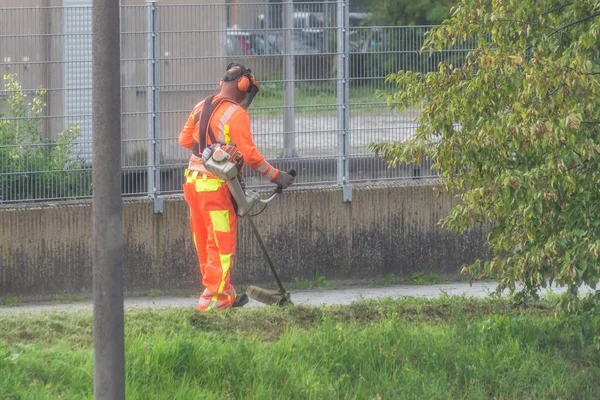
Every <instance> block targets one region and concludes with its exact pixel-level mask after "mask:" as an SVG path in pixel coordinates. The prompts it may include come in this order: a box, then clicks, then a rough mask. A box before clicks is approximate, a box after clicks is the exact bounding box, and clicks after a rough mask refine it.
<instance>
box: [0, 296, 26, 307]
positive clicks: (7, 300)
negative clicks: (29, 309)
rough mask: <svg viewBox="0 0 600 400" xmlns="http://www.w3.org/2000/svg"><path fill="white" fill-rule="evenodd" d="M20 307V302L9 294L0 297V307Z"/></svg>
mask: <svg viewBox="0 0 600 400" xmlns="http://www.w3.org/2000/svg"><path fill="white" fill-rule="evenodd" d="M20 305H21V301H20V300H19V298H18V297H17V296H15V295H14V294H11V293H7V294H5V295H4V296H2V299H0V306H3V307H17V306H20Z"/></svg>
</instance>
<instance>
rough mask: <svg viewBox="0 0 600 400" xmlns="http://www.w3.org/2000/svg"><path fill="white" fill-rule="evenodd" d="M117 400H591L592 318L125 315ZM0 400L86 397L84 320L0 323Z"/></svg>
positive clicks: (384, 311)
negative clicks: (122, 394) (123, 375)
mask: <svg viewBox="0 0 600 400" xmlns="http://www.w3.org/2000/svg"><path fill="white" fill-rule="evenodd" d="M125 318H126V320H125V322H126V328H125V329H126V335H125V351H126V363H127V364H126V370H127V383H126V385H127V386H126V388H127V398H128V399H378V398H381V399H399V398H410V399H414V398H418V399H421V398H422V399H456V398H469V399H491V398H498V399H501V398H511V399H515V398H519V399H548V398H579V399H597V398H600V367H599V365H600V355H599V353H598V351H597V350H596V348H595V347H594V342H593V338H594V336H597V335H598V334H599V332H598V328H599V318H598V317H593V318H591V317H589V315H588V316H587V317H585V318H584V317H570V318H569V319H568V320H564V319H556V318H555V316H554V311H553V310H552V308H551V305H550V304H549V303H547V302H540V303H535V304H530V305H527V306H519V307H513V306H512V305H510V304H509V303H508V302H507V301H505V300H501V299H485V300H474V299H467V298H459V297H442V298H440V299H436V300H420V299H410V298H408V299H406V298H405V299H393V300H392V299H385V300H377V301H373V300H370V301H360V302H357V303H355V304H352V305H349V306H335V307H299V306H296V307H290V308H286V309H279V308H275V307H261V308H254V309H237V310H236V309H234V310H228V311H226V312H222V313H212V314H200V313H198V312H197V311H195V310H193V309H166V310H136V311H134V310H128V311H127V312H126V316H125ZM0 326H1V327H2V328H1V329H0V371H2V373H1V374H0V388H1V391H0V393H1V396H0V397H1V398H2V399H59V398H60V399H91V398H92V397H93V394H92V388H93V353H92V316H91V313H89V312H70V313H65V312H62V313H52V314H47V313H42V312H39V313H23V314H13V315H0Z"/></svg>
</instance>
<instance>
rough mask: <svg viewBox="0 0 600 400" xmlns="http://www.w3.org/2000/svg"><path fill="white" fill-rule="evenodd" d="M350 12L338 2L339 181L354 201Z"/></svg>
mask: <svg viewBox="0 0 600 400" xmlns="http://www.w3.org/2000/svg"><path fill="white" fill-rule="evenodd" d="M349 25H350V14H349V7H348V2H347V1H346V0H338V3H337V55H338V68H337V70H338V79H337V103H338V132H339V133H338V165H337V170H338V183H339V184H341V185H342V199H343V201H344V202H350V201H352V186H351V185H350V66H349V64H350V53H349V47H348V42H349V39H350V36H349V35H350V31H349Z"/></svg>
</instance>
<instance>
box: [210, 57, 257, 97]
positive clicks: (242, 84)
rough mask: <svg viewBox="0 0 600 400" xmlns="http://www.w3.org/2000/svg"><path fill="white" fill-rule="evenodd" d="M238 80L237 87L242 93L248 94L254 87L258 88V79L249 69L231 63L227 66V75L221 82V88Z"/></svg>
mask: <svg viewBox="0 0 600 400" xmlns="http://www.w3.org/2000/svg"><path fill="white" fill-rule="evenodd" d="M234 80H237V87H238V90H239V91H240V92H243V93H247V92H248V91H249V90H250V89H251V88H252V87H253V86H255V87H257V88H258V84H257V82H256V78H255V77H254V74H253V73H252V71H251V70H250V69H249V68H246V67H244V66H243V65H241V64H238V63H230V64H229V65H228V66H227V73H226V74H225V76H224V77H223V79H222V80H221V82H219V88H222V87H223V82H231V81H234Z"/></svg>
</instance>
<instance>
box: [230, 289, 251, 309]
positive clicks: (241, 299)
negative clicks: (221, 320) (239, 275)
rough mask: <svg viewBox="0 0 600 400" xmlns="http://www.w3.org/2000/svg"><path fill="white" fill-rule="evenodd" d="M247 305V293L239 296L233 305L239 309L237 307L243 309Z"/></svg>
mask: <svg viewBox="0 0 600 400" xmlns="http://www.w3.org/2000/svg"><path fill="white" fill-rule="evenodd" d="M246 304H248V295H246V293H244V294H242V295H240V296H237V297H236V298H235V301H234V302H233V304H232V305H231V307H232V308H237V307H243V306H245V305H246Z"/></svg>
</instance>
